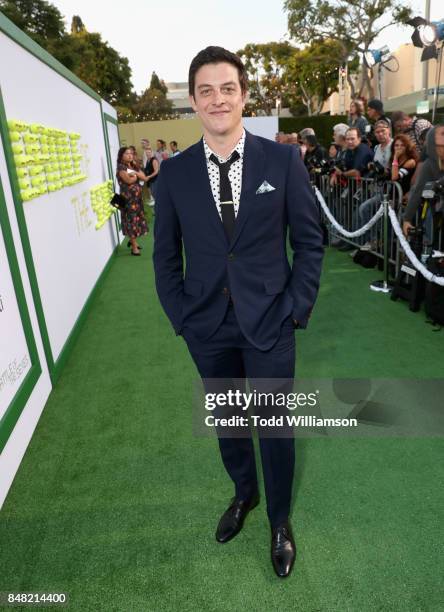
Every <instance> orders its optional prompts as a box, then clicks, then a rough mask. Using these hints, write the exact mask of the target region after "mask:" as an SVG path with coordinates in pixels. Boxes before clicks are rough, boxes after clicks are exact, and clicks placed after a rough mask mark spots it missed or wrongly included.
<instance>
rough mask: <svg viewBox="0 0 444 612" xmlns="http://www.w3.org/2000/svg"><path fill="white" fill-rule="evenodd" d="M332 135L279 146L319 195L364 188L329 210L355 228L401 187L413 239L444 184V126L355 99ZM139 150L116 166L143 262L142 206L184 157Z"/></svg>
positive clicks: (428, 225) (126, 226)
mask: <svg viewBox="0 0 444 612" xmlns="http://www.w3.org/2000/svg"><path fill="white" fill-rule="evenodd" d="M438 128H439V129H438ZM428 135H429V138H428V137H427V136H428ZM331 136H332V137H331V142H330V143H329V146H328V148H324V147H323V146H322V145H321V144H320V142H319V141H318V138H317V135H316V133H315V130H314V129H313V128H311V127H307V128H304V129H302V130H301V131H300V132H298V133H297V132H292V133H289V134H286V133H284V132H278V133H277V134H276V137H275V140H276V141H277V142H279V143H281V144H287V145H291V146H294V147H297V149H298V151H299V154H300V156H301V157H302V159H303V161H304V164H305V166H306V167H307V170H308V171H309V173H310V175H311V177H312V181H313V183H314V184H315V185H316V186H317V187H319V188H322V187H323V188H324V189H325V185H328V188H329V190H330V193H331V192H332V191H335V193H336V194H342V195H343V194H344V193H345V192H346V191H347V190H348V188H349V185H350V182H354V183H355V184H359V183H361V185H363V184H365V189H364V188H361V189H359V190H354V191H353V198H351V197H348V198H344V197H342V198H341V197H339V196H337V197H336V199H335V200H334V202H333V206H332V208H333V210H332V212H333V213H334V214H337V215H338V217H340V218H342V219H344V218H346V215H344V214H342V216H341V207H342V212H344V210H343V209H344V207H347V209H348V210H347V214H348V217H347V218H348V219H349V220H350V219H352V220H353V226H354V227H355V228H356V227H360V226H362V225H364V224H365V223H367V222H368V221H369V220H370V219H371V217H372V216H373V215H374V213H375V212H376V210H377V208H378V207H379V205H380V203H381V201H382V196H383V191H384V183H385V182H387V181H393V182H396V183H397V184H398V185H399V188H400V190H401V193H402V202H401V205H402V207H403V230H404V233H405V234H406V236H408V235H409V232H411V231H412V230H413V229H414V220H415V218H416V216H417V212H418V210H420V209H421V204H422V203H423V197H422V192H423V189H424V185H425V183H426V182H427V181H429V182H430V181H436V180H438V179H439V178H440V177H441V176H443V177H444V127H441V126H437V128H436V129H433V126H432V124H431V123H430V122H429V121H428V120H427V119H424V118H420V117H415V116H413V117H411V116H410V115H407V114H406V113H404V112H402V111H396V112H393V113H391V116H390V117H388V116H387V115H386V114H385V113H384V107H383V104H382V102H381V101H380V100H378V99H373V100H370V101H369V102H368V104H367V105H366V107H365V105H364V103H363V101H362V100H353V101H352V102H351V104H350V112H349V116H348V121H347V123H338V124H336V125H334V127H333V131H332V135H331ZM441 139H442V144H441ZM140 144H141V151H142V154H141V155H140V156H139V154H138V152H137V150H136V147H135V146H133V145H131V146H128V147H122V148H121V149H120V151H119V155H118V160H117V163H118V167H117V180H118V183H119V186H120V191H121V193H122V194H123V195H124V196H125V197H126V198H127V199H128V202H129V206H128V207H127V209H126V210H125V211H123V212H122V231H123V233H124V234H125V235H127V236H128V237H129V241H128V246H130V247H131V253H132V254H133V255H140V249H141V246H140V245H139V244H138V242H137V238H138V237H139V236H142V235H144V234H146V233H147V232H148V226H147V222H146V218H145V213H144V207H143V201H144V199H146V200H147V202H148V205H149V206H154V200H155V197H156V181H157V177H158V174H159V170H160V166H161V164H162V162H163V161H165V160H166V159H168V158H170V157H175V156H176V155H179V154H180V152H181V151H180V149H179V147H178V143H177V142H176V141H175V140H173V141H171V142H169V143H168V145H167V143H166V142H165V140H162V139H160V138H159V139H158V140H156V144H155V147H152V146H151V144H150V141H149V140H148V139H147V138H142V140H141V143H140ZM325 177H328V181H327V182H326V178H325ZM350 179H351V180H352V181H350ZM365 181H366V182H365ZM321 190H322V189H321ZM350 193H351V192H350ZM351 208H352V209H353V210H349V209H351ZM423 212H424V214H423V215H421V216H422V217H423V218H424V234H425V240H426V241H428V242H429V243H430V244H432V242H433V239H434V232H433V207H432V206H430V205H429V209H428V210H427V211H423ZM358 243H359V245H360V248H361V249H362V250H371V249H374V248H376V237H375V230H374V228H373V229H371V230H368V231H367V232H366V234H365V235H364V236H363V237H362V238H359V240H358ZM332 244H333V246H335V247H337V248H338V249H340V250H341V251H348V250H354V249H355V246H354V245H353V244H351V243H350V242H349V241H346V240H345V241H344V240H342V239H338V240H334V241H333V242H332Z"/></svg>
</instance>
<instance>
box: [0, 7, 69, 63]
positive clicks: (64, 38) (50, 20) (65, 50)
mask: <svg viewBox="0 0 444 612" xmlns="http://www.w3.org/2000/svg"><path fill="white" fill-rule="evenodd" d="M0 10H1V11H2V12H3V13H4V14H5V15H6V17H8V19H10V20H11V21H12V22H13V23H14V24H15V25H16V26H17V27H18V28H20V29H21V30H22V31H23V32H25V33H26V34H27V35H28V36H30V37H31V38H32V39H33V40H35V42H36V43H38V44H39V45H40V46H41V47H43V48H44V49H46V51H48V53H51V55H53V56H54V57H55V58H56V59H58V60H59V62H61V63H62V64H63V65H64V66H66V67H67V68H69V69H70V70H72V69H73V66H74V63H75V58H74V57H73V52H72V48H71V41H70V39H69V36H68V34H67V33H66V31H65V24H64V21H63V15H62V14H61V13H60V11H59V9H58V8H57V7H55V6H54V5H53V4H50V3H49V2H46V1H45V0H14V1H12V0H0Z"/></svg>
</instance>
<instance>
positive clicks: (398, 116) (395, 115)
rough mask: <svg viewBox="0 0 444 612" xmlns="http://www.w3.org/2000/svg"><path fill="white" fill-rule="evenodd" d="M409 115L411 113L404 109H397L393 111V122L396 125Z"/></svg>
mask: <svg viewBox="0 0 444 612" xmlns="http://www.w3.org/2000/svg"><path fill="white" fill-rule="evenodd" d="M408 116H409V115H407V113H404V112H403V111H395V112H394V113H392V123H393V125H396V124H397V123H398V122H399V121H403V120H404V119H406V118H407V117H408Z"/></svg>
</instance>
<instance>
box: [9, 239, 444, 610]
mask: <svg viewBox="0 0 444 612" xmlns="http://www.w3.org/2000/svg"><path fill="white" fill-rule="evenodd" d="M142 244H143V245H144V247H145V248H144V250H143V255H142V257H140V258H135V257H130V256H129V249H128V248H127V247H126V243H125V244H124V245H123V246H122V247H121V248H120V251H119V253H118V256H117V258H116V260H115V262H114V264H113V266H112V268H111V271H110V273H109V275H108V276H107V278H106V280H105V282H104V284H103V287H102V288H101V290H100V292H99V294H98V296H97V299H96V300H95V302H94V305H93V307H92V310H91V312H90V315H89V316H88V318H87V321H86V323H85V326H84V328H83V331H82V333H81V335H80V337H79V340H78V341H77V343H76V345H75V347H74V350H73V352H72V354H71V356H70V358H69V360H68V363H67V365H66V368H65V370H64V371H63V373H62V375H61V377H60V380H59V382H58V384H57V386H56V388H55V389H54V391H53V392H52V394H51V396H50V398H49V401H48V403H47V406H46V408H45V410H44V412H43V415H42V418H41V419H40V421H39V424H38V427H37V429H36V432H35V434H34V437H33V439H32V441H31V444H30V446H29V448H28V450H27V452H26V455H25V457H24V460H23V462H22V464H21V466H20V469H19V471H18V474H17V476H16V479H15V481H14V483H13V486H12V488H11V490H10V493H9V495H8V497H7V500H6V502H5V504H4V507H3V509H2V511H1V523H0V545H1V550H0V570H1V574H0V591H7V590H10V591H27V592H30V591H38V592H43V591H46V592H48V591H51V592H60V591H64V592H67V593H68V594H69V597H70V605H69V609H72V610H79V611H89V610H104V611H111V610H119V611H120V610H122V611H132V610H140V611H142V610H148V611H156V612H157V611H163V610H165V611H170V610H172V611H175V610H177V611H179V610H190V611H191V610H193V611H195V610H198V611H200V610H205V611H206V610H208V611H213V610H214V611H216V610H217V611H219V610H220V611H221V612H222V611H223V612H227V611H238V610H239V611H245V610H253V611H261V612H262V611H263V612H268V611H272V610H276V611H277V610H279V611H288V610H301V611H303V612H315V611H325V612H330V611H338V612H345V611H357V612H361V611H367V610H368V611H373V610H375V611H392V610H400V611H401V610H402V611H408V612H413V611H415V612H416V611H422V610H424V611H425V610H427V611H429V610H430V611H438V610H442V609H443V602H444V593H443V586H442V585H443V580H442V577H443V575H444V564H443V549H442V525H443V513H444V511H443V508H444V494H443V489H444V487H443V481H444V478H443V476H444V474H443V472H444V470H443V460H442V459H443V451H444V444H443V441H442V439H439V438H435V439H433V438H430V439H427V438H422V439H421V438H418V439H412V438H410V439H399V438H386V439H374V438H373V439H368V438H365V439H364V438H362V439H343V438H342V439H341V438H322V439H303V440H297V470H296V477H295V485H294V486H295V493H294V507H293V514H292V523H293V527H294V532H295V537H296V541H297V546H298V557H297V562H296V566H295V569H294V571H293V574H292V575H291V577H290V578H289V579H287V580H280V579H278V578H277V577H276V576H275V575H274V573H273V570H272V566H271V562H270V558H269V538H270V532H269V527H268V524H267V520H266V514H265V499H264V498H263V497H262V500H261V504H260V505H259V507H258V508H256V509H255V510H254V511H253V512H252V513H251V515H250V516H249V517H248V518H247V521H246V523H245V526H244V529H243V530H242V532H241V534H240V535H239V536H237V537H236V538H235V539H234V540H233V541H231V542H230V543H228V544H226V545H220V544H218V543H217V542H216V541H215V539H214V531H215V527H216V524H217V521H218V518H219V516H220V514H221V513H222V512H223V511H224V510H225V508H226V505H227V502H228V501H229V498H230V497H231V495H232V487H231V485H230V482H229V480H228V477H227V476H226V474H225V471H224V469H223V466H222V463H221V460H220V457H219V452H218V448H217V443H216V441H215V440H214V439H211V438H197V437H195V436H194V435H193V433H192V418H191V402H192V395H193V385H194V382H195V379H196V372H195V369H194V365H193V363H192V361H191V358H190V357H189V356H188V353H187V350H186V346H185V343H184V341H183V339H182V338H180V337H176V336H175V334H174V332H173V331H172V329H171V328H170V325H169V323H168V321H167V320H166V317H165V315H164V314H163V312H162V310H161V308H160V306H159V303H158V300H157V296H156V294H155V291H154V278H153V268H152V263H151V250H152V234H150V235H149V236H148V238H147V239H144V240H143V241H142ZM379 277H380V273H378V272H377V271H375V270H370V271H369V270H364V269H363V268H360V267H358V266H356V265H355V264H353V262H352V261H351V259H350V257H349V256H348V255H347V254H343V253H338V252H336V251H328V253H327V255H326V258H325V267H324V273H323V279H322V286H321V290H320V295H319V300H318V302H317V305H316V308H315V311H314V313H313V316H312V319H311V322H310V326H309V328H308V329H307V330H306V331H301V332H297V335H296V337H297V373H298V375H299V376H301V377H305V378H310V377H401V378H402V377H421V376H422V377H428V376H436V377H440V376H442V355H443V351H442V348H443V340H444V336H443V334H444V332H442V333H433V332H432V330H431V327H429V326H427V325H426V324H425V323H424V319H425V317H424V315H423V314H422V313H416V314H413V313H411V312H410V311H409V310H408V308H407V306H406V304H405V303H393V302H391V301H390V299H389V298H388V296H384V295H382V294H376V293H373V292H371V291H370V290H369V289H368V284H369V282H370V281H372V280H375V279H376V278H379ZM259 465H260V464H259Z"/></svg>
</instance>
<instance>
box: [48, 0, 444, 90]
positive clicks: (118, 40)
mask: <svg viewBox="0 0 444 612" xmlns="http://www.w3.org/2000/svg"><path fill="white" fill-rule="evenodd" d="M50 1H51V2H52V4H54V5H55V6H57V7H58V9H59V10H60V12H61V13H62V14H63V15H64V17H65V19H66V25H67V28H68V29H69V27H70V24H71V19H72V16H73V15H80V17H81V18H82V21H83V23H84V24H85V26H86V28H87V29H88V30H89V31H90V32H100V33H101V34H102V37H103V39H104V40H106V41H107V42H108V43H109V44H110V45H111V46H112V47H114V48H115V49H116V50H117V51H118V52H119V53H120V54H121V55H123V56H124V57H127V58H128V60H129V63H130V66H131V70H132V82H133V86H134V89H135V90H136V91H137V92H138V93H139V92H140V91H142V90H144V89H145V88H146V87H147V85H148V84H149V79H150V77H151V73H152V71H153V70H155V71H156V72H157V74H158V75H159V76H160V78H163V79H164V80H165V81H167V82H168V81H170V82H171V81H186V80H187V78H188V66H189V63H190V61H191V59H192V58H193V57H194V55H195V54H196V53H197V52H198V51H199V50H200V49H202V48H204V47H206V46H207V45H221V46H223V47H226V48H227V49H230V50H232V51H237V50H238V49H241V48H242V47H244V46H245V45H246V44H247V43H260V42H262V43H263V42H270V41H276V40H284V39H285V38H286V35H287V18H286V14H285V13H284V11H283V8H282V7H283V0H219V1H218V2H217V1H215V0H154V2H153V1H152V0H151V1H149V0H132V1H131V2H115V1H112V0H111V2H107V3H105V2H94V1H92V0H75V1H74V0H50ZM441 3H442V0H432V19H439V18H443V17H444V7H443V8H442V9H441V10H439V5H440V4H441ZM410 5H411V6H413V7H414V8H415V14H423V12H422V11H423V10H424V6H425V0H412V1H411V2H410ZM441 13H442V14H441ZM411 33H412V30H411V28H408V27H406V28H387V30H385V32H384V33H383V34H382V35H381V38H380V40H379V41H378V45H377V46H378V47H380V46H383V45H384V44H388V45H389V47H390V49H391V50H395V49H396V48H397V47H398V46H399V45H401V44H402V43H404V42H410V36H411Z"/></svg>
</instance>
